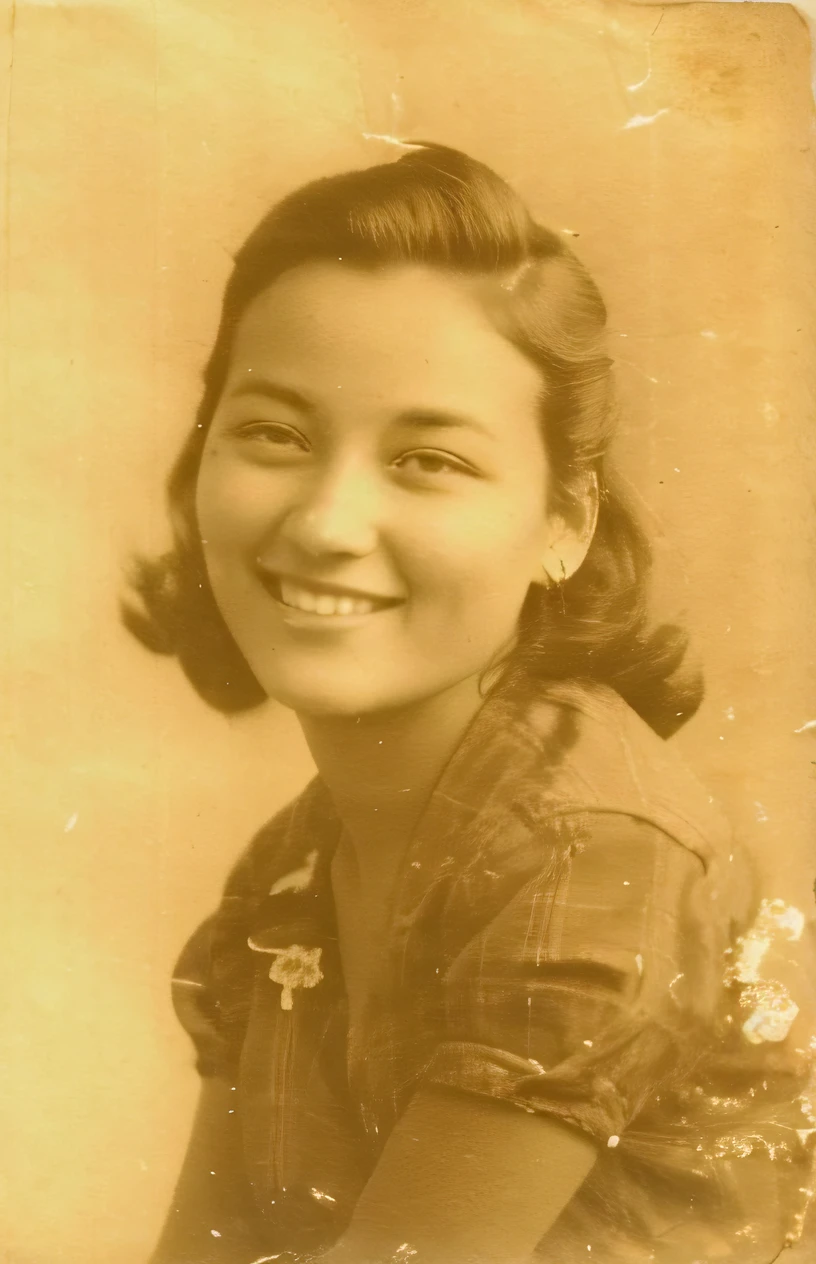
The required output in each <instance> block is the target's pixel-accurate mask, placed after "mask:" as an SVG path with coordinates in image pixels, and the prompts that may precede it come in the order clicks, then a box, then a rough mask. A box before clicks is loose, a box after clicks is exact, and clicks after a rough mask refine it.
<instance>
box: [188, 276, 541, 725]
mask: <svg viewBox="0 0 816 1264" xmlns="http://www.w3.org/2000/svg"><path fill="white" fill-rule="evenodd" d="M542 390H543V383H542V377H541V372H540V370H539V369H538V368H536V367H535V366H534V365H533V364H532V363H531V362H530V361H529V360H528V359H527V358H526V357H525V356H524V355H523V354H522V353H521V352H520V351H519V350H518V349H517V348H516V347H514V346H513V345H512V344H511V343H510V342H508V341H507V340H506V339H505V338H504V337H503V336H502V335H501V334H499V333H498V332H497V331H496V329H495V328H494V327H493V326H492V325H491V323H490V320H489V318H488V316H487V315H486V314H485V312H484V310H483V308H482V305H481V303H480V301H479V299H478V297H477V296H476V294H475V292H474V290H473V288H472V287H469V286H468V284H467V282H466V281H464V280H463V279H462V278H457V277H456V276H455V275H453V274H449V273H445V272H440V271H435V270H432V269H428V268H422V267H419V266H415V265H402V266H399V267H390V268H387V269H382V270H377V271H374V270H366V269H362V268H359V269H358V268H352V267H344V266H342V265H341V264H339V263H316V264H309V265H305V266H301V267H298V268H293V269H292V270H291V271H289V272H287V273H284V274H283V275H282V276H281V277H279V278H278V279H277V280H276V281H275V282H273V283H272V284H271V285H270V286H269V287H268V288H267V289H266V290H265V291H263V292H262V293H261V294H259V295H258V296H257V297H256V298H255V299H253V300H252V302H251V303H250V305H249V307H248V308H247V310H246V312H245V314H244V316H243V318H242V320H241V322H240V324H239V326H238V329H237V331H236V334H235V340H234V343H233V350H232V358H231V361H230V368H229V372H228V375H227V379H226V382H225V386H224V389H223V391H222V395H221V398H220V400H219V402H218V405H217V407H216V409H215V413H214V416H213V420H212V424H211V427H210V431H209V433H208V436H207V441H206V446H205V449H204V453H203V456H202V460H201V468H200V472H199V482H198V492H197V514H198V522H199V529H200V532H201V535H202V537H203V540H205V541H206V544H205V546H204V547H205V556H206V560H207V569H208V574H209V578H210V583H211V586H212V589H213V593H214V595H215V599H216V601H217V603H218V605H219V607H220V609H221V612H222V614H223V616H224V618H225V620H226V622H227V625H228V627H229V628H230V631H231V632H232V635H233V637H234V639H235V641H236V642H237V644H238V646H239V648H240V650H241V651H242V653H243V655H244V657H245V658H246V660H247V662H248V663H249V664H250V667H251V668H252V671H253V672H254V674H255V676H256V677H257V679H258V681H259V682H260V684H261V685H262V687H263V688H264V690H265V691H266V692H267V693H268V694H269V695H270V696H272V697H274V698H276V699H278V700H279V701H281V702H283V703H284V704H286V705H288V706H291V707H292V708H293V709H294V710H295V711H298V712H300V713H301V714H310V713H311V714H318V713H320V714H338V715H340V714H343V715H348V714H353V715H357V714H362V713H364V712H370V711H373V710H390V709H393V708H395V707H400V706H405V705H407V704H409V703H411V702H416V701H420V700H423V699H427V698H429V697H431V696H433V695H435V694H439V693H442V692H444V691H446V690H448V689H450V688H451V687H452V686H454V685H457V684H458V683H460V682H463V681H466V680H471V679H478V678H480V677H481V675H482V674H483V673H484V672H485V670H486V669H488V668H489V667H490V666H491V665H492V664H493V662H494V661H495V660H496V658H497V657H498V656H500V655H501V654H502V653H503V652H504V651H505V650H506V649H507V648H508V647H509V645H510V644H512V641H513V638H514V636H515V631H516V627H517V622H518V616H519V613H520V611H521V607H522V605H523V603H524V600H525V597H526V595H527V593H528V590H529V587H530V583H531V582H532V581H533V580H534V579H535V578H536V577H537V576H540V573H541V572H540V565H541V563H540V558H541V555H542V551H543V549H544V548H545V547H546V544H547V542H548V539H549V537H550V535H551V519H550V515H549V510H548V496H547V484H548V464H547V457H546V451H545V445H544V441H543V438H542V433H541V422H540V403H541V395H542Z"/></svg>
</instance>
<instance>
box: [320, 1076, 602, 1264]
mask: <svg viewBox="0 0 816 1264" xmlns="http://www.w3.org/2000/svg"><path fill="white" fill-rule="evenodd" d="M597 1153H598V1150H597V1146H596V1145H595V1143H594V1142H593V1141H591V1140H590V1138H589V1137H588V1136H585V1135H584V1134H583V1133H581V1132H580V1131H579V1130H578V1129H576V1128H571V1127H569V1126H568V1125H565V1124H562V1123H560V1122H558V1121H557V1120H554V1119H551V1118H547V1117H545V1116H543V1115H538V1114H528V1113H527V1112H526V1111H524V1110H522V1109H519V1107H517V1106H511V1105H508V1104H507V1103H503V1102H498V1101H496V1100H494V1099H492V1098H482V1097H478V1096H476V1095H471V1094H467V1093H458V1092H456V1091H455V1090H453V1089H447V1088H438V1087H428V1088H424V1089H422V1090H420V1091H419V1092H418V1093H417V1095H416V1097H415V1098H414V1099H413V1101H412V1102H411V1103H410V1105H409V1106H408V1108H407V1110H406V1112H405V1114H404V1115H403V1116H402V1118H401V1119H400V1121H399V1123H398V1124H397V1126H396V1127H395V1128H394V1131H393V1132H392V1134H391V1136H390V1137H389V1139H388V1141H387V1143H386V1145H385V1148H384V1150H383V1153H382V1156H381V1158H380V1161H379V1163H378V1164H377V1167H376V1169H375V1171H374V1173H373V1175H372V1177H371V1178H370V1180H369V1182H368V1184H367V1185H366V1187H365V1189H364V1191H363V1193H362V1195H361V1197H360V1200H359V1202H358V1204H357V1208H356V1210H355V1213H354V1216H353V1218H352V1221H351V1224H350V1226H349V1228H348V1230H347V1231H346V1233H345V1234H344V1235H343V1237H342V1238H341V1240H340V1242H339V1243H338V1244H337V1245H336V1246H335V1247H334V1248H333V1249H332V1250H331V1251H329V1252H328V1254H327V1255H325V1256H321V1264H387V1262H388V1261H390V1260H391V1259H392V1258H394V1257H395V1258H396V1259H398V1260H399V1259H402V1258H403V1256H402V1255H397V1254H396V1253H397V1251H398V1248H399V1247H400V1246H402V1245H403V1243H407V1244H408V1247H409V1248H413V1249H414V1250H415V1251H416V1253H417V1254H416V1256H415V1257H411V1256H409V1254H408V1250H406V1251H405V1252H404V1258H405V1259H406V1261H410V1260H411V1259H413V1258H415V1259H416V1264H520V1262H521V1261H527V1260H528V1259H529V1257H530V1255H531V1254H532V1251H533V1249H534V1247H535V1245H536V1243H537V1242H538V1241H539V1239H540V1238H542V1237H543V1236H544V1234H545V1233H546V1232H547V1231H548V1229H549V1228H550V1227H551V1226H552V1224H553V1223H554V1222H555V1220H556V1219H557V1217H558V1215H559V1213H560V1212H561V1211H562V1210H563V1208H564V1207H565V1206H566V1204H567V1203H568V1202H569V1200H570V1199H571V1198H572V1196H573V1194H574V1193H575V1192H576V1190H577V1189H578V1188H579V1186H580V1185H581V1184H582V1183H583V1181H584V1179H585V1178H586V1176H587V1175H588V1173H589V1171H590V1169H591V1168H592V1165H593V1163H594V1161H595V1158H596V1157H597Z"/></svg>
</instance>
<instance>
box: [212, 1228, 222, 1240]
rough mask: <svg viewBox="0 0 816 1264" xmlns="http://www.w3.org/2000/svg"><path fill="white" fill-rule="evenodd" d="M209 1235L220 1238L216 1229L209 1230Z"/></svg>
mask: <svg viewBox="0 0 816 1264" xmlns="http://www.w3.org/2000/svg"><path fill="white" fill-rule="evenodd" d="M210 1233H211V1234H212V1235H213V1237H214V1238H220V1237H221V1234H220V1233H219V1232H218V1230H217V1229H210Z"/></svg>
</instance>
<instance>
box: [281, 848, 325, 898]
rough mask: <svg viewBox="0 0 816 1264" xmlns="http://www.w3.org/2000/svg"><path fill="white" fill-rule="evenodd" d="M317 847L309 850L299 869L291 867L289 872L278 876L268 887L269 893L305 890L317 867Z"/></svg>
mask: <svg viewBox="0 0 816 1264" xmlns="http://www.w3.org/2000/svg"><path fill="white" fill-rule="evenodd" d="M317 857H318V852H317V848H315V850H314V851H310V852H309V854H308V856H307V857H306V862H305V864H303V865H301V867H300V868H299V869H293V870H292V872H291V873H287V874H284V876H283V877H282V878H278V880H277V882H275V883H273V884H272V886H271V887H270V888H269V894H270V895H281V894H282V893H283V892H284V891H295V892H298V891H305V890H306V888H307V887H308V885H309V883H310V882H311V881H312V878H313V877H314V875H315V868H316V867H317Z"/></svg>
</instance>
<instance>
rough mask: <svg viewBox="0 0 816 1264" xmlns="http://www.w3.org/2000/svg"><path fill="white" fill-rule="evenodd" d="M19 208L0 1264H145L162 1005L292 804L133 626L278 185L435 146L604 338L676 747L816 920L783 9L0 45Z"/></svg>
mask: <svg viewBox="0 0 816 1264" xmlns="http://www.w3.org/2000/svg"><path fill="white" fill-rule="evenodd" d="M9 17H10V22H9V24H8V30H9V32H10V38H9V58H8V64H9V65H11V67H12V69H11V73H10V74H9V76H8V79H7V92H6V101H5V105H6V112H5V120H6V127H5V137H6V139H7V140H8V143H9V151H8V155H7V157H6V159H5V163H4V168H3V175H4V180H5V195H4V196H5V202H4V205H5V211H6V213H7V216H8V223H7V226H6V228H5V234H4V237H3V246H4V260H5V267H6V270H7V274H6V283H7V284H6V288H5V290H4V300H3V303H2V304H0V319H2V321H3V322H4V330H3V345H4V347H5V348H6V352H5V356H4V366H5V367H4V379H3V385H4V391H5V394H6V407H5V417H6V429H5V438H4V442H3V452H4V459H3V461H2V477H3V480H4V489H3V493H2V505H3V509H2V524H3V525H2V532H0V549H2V568H3V582H2V593H3V598H2V599H3V602H4V603H6V604H5V607H4V610H3V613H2V627H3V635H2V641H3V656H4V665H3V699H4V700H3V704H2V719H3V729H4V742H5V753H6V761H7V764H6V766H7V770H8V771H7V773H6V774H5V782H4V784H5V787H6V788H5V791H4V794H3V797H2V800H0V815H2V818H3V852H4V857H3V860H4V863H3V871H4V874H5V879H4V882H5V885H6V892H7V899H6V900H5V901H4V911H3V915H2V923H3V930H2V937H3V940H4V944H3V956H2V961H3V967H2V971H1V972H0V973H1V974H2V979H3V990H4V993H5V995H6V999H5V1001H4V1005H3V1012H4V1014H5V1015H6V1017H5V1018H4V1021H3V1024H2V1027H3V1032H2V1036H0V1044H1V1045H2V1047H1V1048H0V1064H1V1065H2V1067H3V1076H2V1084H3V1087H2V1099H1V1100H0V1138H2V1140H0V1149H2V1151H3V1155H2V1161H1V1162H0V1167H2V1170H3V1171H4V1172H5V1177H4V1182H5V1187H4V1205H3V1207H2V1210H0V1225H1V1226H2V1230H1V1231H0V1260H2V1261H3V1264H57V1262H63V1261H64V1262H70V1264H108V1262H109V1261H110V1260H112V1259H116V1261H117V1264H143V1261H144V1260H145V1258H146V1256H147V1254H148V1251H149V1249H150V1246H151V1244H152V1241H153V1239H154V1237H155V1235H156V1233H157V1231H158V1226H159V1223H160V1220H161V1218H162V1216H163V1214H164V1210H165V1206H166V1203H167V1199H168V1197H169V1193H170V1188H171V1186H172V1182H173V1180H174V1177H175V1174H176V1171H177V1168H178V1165H179V1162H180V1158H181V1153H182V1150H183V1147H184V1144H185V1140H186V1130H187V1127H188V1123H189V1118H190V1113H191V1110H192V1107H193V1102H194V1098H195V1094H196V1083H195V1077H194V1074H193V1072H192V1069H191V1051H190V1049H189V1047H188V1044H187V1041H186V1039H185V1038H184V1037H183V1036H182V1034H181V1033H180V1031H179V1030H178V1029H177V1027H176V1024H175V1021H174V1019H173V1016H172V1013H171V1010H170V1004H169V999H168V978H169V973H170V970H171V967H172V963H173V960H174V957H175V954H176V952H177V950H178V949H179V947H180V945H181V943H182V942H183V940H184V938H185V937H186V935H187V934H188V933H189V931H190V930H191V929H192V928H193V926H194V925H195V924H196V922H197V921H198V920H199V919H200V918H201V917H202V916H203V915H204V914H205V913H206V912H207V911H208V910H209V908H210V906H211V905H212V903H213V902H214V901H215V900H216V899H217V897H218V892H219V889H220V885H221V883H222V881H223V878H224V876H225V874H226V870H227V867H228V866H229V864H230V863H231V861H232V859H233V857H234V856H235V854H236V853H237V852H238V850H239V849H240V848H241V847H242V846H243V845H244V843H245V842H246V841H247V839H248V838H249V836H250V835H251V834H252V833H253V832H254V830H255V829H256V828H257V827H258V826H259V825H260V823H261V822H262V821H263V820H264V819H265V818H266V817H268V816H269V815H270V814H271V813H272V812H273V811H274V810H275V809H276V808H277V807H278V806H279V805H280V804H281V803H282V802H284V801H285V800H286V799H288V798H289V797H291V796H292V794H293V793H294V792H295V791H296V790H297V789H299V788H300V786H301V785H302V784H303V782H304V781H305V780H306V778H307V777H308V776H309V775H310V764H309V760H308V756H307V754H306V752H305V750H304V746H303V743H302V740H301V738H300V736H299V733H298V731H297V730H296V727H295V725H294V723H293V721H292V719H291V717H289V716H288V715H286V714H285V713H283V712H282V711H280V710H279V709H277V708H275V707H272V706H269V707H268V708H266V709H264V710H263V711H260V712H257V713H254V714H252V715H248V716H246V717H243V718H240V719H235V720H227V719H225V718H224V717H222V716H220V715H218V714H216V713H214V712H210V711H208V710H207V709H206V708H205V706H204V705H203V703H201V702H200V701H199V700H198V699H197V698H196V697H195V695H194V694H193V693H192V691H191V690H190V688H189V687H188V686H187V684H186V682H185V681H184V679H183V678H182V676H181V674H180V672H179V671H178V670H177V669H176V667H175V665H174V664H173V663H172V662H169V661H166V660H159V659H153V658H151V657H150V656H148V655H147V654H146V653H145V652H144V651H142V650H141V649H140V648H139V647H138V646H137V645H136V644H135V643H134V642H132V641H131V640H129V639H128V637H127V635H126V634H125V632H124V631H123V630H122V629H121V628H120V626H119V624H118V621H117V600H118V595H119V593H120V591H121V587H122V578H121V577H122V567H123V564H124V563H125V561H126V559H127V558H128V556H129V555H130V554H131V553H132V551H133V550H134V549H145V548H147V549H156V548H160V547H162V546H163V545H164V543H165V542H166V539H167V533H166V526H165V522H164V510H163V488H162V482H163V478H164V474H165V471H166V469H167V467H168V465H169V462H170V460H171V458H172V456H173V454H174V451H175V449H176V447H177V445H178V444H179V442H180V439H181V437H182V435H183V434H184V432H185V430H186V427H187V426H188V424H189V422H190V419H191V416H192V411H193V409H194V407H195V405H196V402H197V392H198V383H199V373H200V369H201V366H202V363H203V360H204V358H205V356H206V354H207V351H208V347H209V343H210V340H211V338H212V336H213V333H214V330H215V326H216V321H217V316H218V303H219V298H220V293H221V289H222V286H223V283H224V280H225V278H226V275H227V272H228V269H229V265H230V253H231V251H233V250H234V249H235V248H236V246H237V245H238V243H239V242H240V241H241V239H242V237H243V236H244V234H245V233H246V232H247V231H248V229H249V228H250V227H251V226H252V225H253V223H254V221H255V220H256V219H257V218H258V216H259V215H260V214H261V213H262V212H263V211H264V210H265V209H266V207H267V206H268V204H269V203H270V201H271V200H273V199H275V198H277V197H278V196H279V195H281V194H283V193H284V192H286V191H288V190H289V189H291V188H292V187H293V186H294V185H296V184H297V183H299V182H301V181H304V180H307V179H310V178H312V177H314V176H317V175H321V174H328V173H331V172H334V171H337V170H341V169H343V168H347V167H351V166H358V165H364V164H368V163H373V162H378V161H383V160H386V159H388V158H390V157H395V156H397V155H398V153H399V150H397V149H394V148H393V146H390V145H389V144H388V142H387V141H385V140H383V139H378V137H380V138H381V137H382V136H388V135H396V136H405V137H414V138H420V139H430V140H436V141H440V142H443V143H447V144H450V145H454V146H456V147H459V148H462V149H465V150H467V151H468V152H469V153H471V154H473V155H474V156H475V157H477V158H480V159H482V160H484V161H486V162H487V163H489V164H491V165H493V166H494V167H495V168H496V169H497V170H498V171H499V172H500V173H501V174H502V175H504V176H505V177H506V178H507V179H509V180H510V181H511V182H512V183H513V184H514V185H515V186H516V187H517V188H518V189H519V190H520V192H521V193H522V194H523V195H524V196H525V197H526V198H527V199H528V202H529V204H530V206H531V208H532V209H533V211H534V212H535V213H536V215H537V216H538V217H539V218H541V219H542V220H543V221H544V222H546V223H547V224H549V225H550V226H551V227H553V228H555V229H556V230H557V231H559V232H562V233H564V234H566V235H568V237H569V239H570V243H571V244H572V245H573V246H574V248H575V249H576V250H577V251H578V253H579V255H580V256H581V258H582V259H583V260H584V261H585V263H586V264H587V265H588V266H589V268H590V269H591V270H592V271H593V273H594V274H595V275H596V277H597V279H598V281H599V283H600V285H601V288H602V289H603V291H604V293H605V295H606V297H607V299H608V303H609V307H610V316H611V341H612V349H613V355H614V356H615V358H616V360H617V363H618V372H619V384H620V394H621V403H622V427H623V433H622V439H621V443H620V449H619V460H620V464H621V466H622V468H623V470H624V472H625V474H626V477H627V479H628V480H629V482H630V484H631V488H632V493H633V495H634V496H635V497H636V498H637V499H638V501H639V502H640V504H641V508H642V511H643V514H644V515H645V517H646V519H647V522H648V523H649V524H650V529H651V532H652V534H653V536H654V538H655V541H656V545H657V550H658V579H659V594H660V601H661V604H662V607H663V608H664V610H665V611H666V613H667V614H669V615H671V616H672V617H682V618H683V619H685V621H686V622H687V624H688V625H689V627H690V628H691V629H692V631H693V633H694V636H695V643H696V647H697V650H698V652H699V654H700V655H701V657H702V659H703V662H704V665H705V669H706V673H707V680H708V696H707V701H706V703H705V705H704V707H703V710H702V711H701V713H700V714H699V716H698V717H697V718H695V719H694V720H693V721H692V722H691V723H690V724H689V725H688V726H687V728H686V729H684V730H683V732H682V734H681V735H680V736H679V737H678V738H676V739H673V740H675V741H676V742H677V743H678V744H679V745H680V746H681V747H682V748H683V750H684V752H685V753H686V755H687V757H688V759H689V760H690V762H691V763H692V765H693V766H694V767H695V769H696V770H697V771H698V772H699V774H700V775H701V776H702V777H703V779H704V780H705V781H706V782H707V784H708V785H709V786H710V788H711V792H712V794H716V795H718V796H719V798H720V799H721V800H722V802H723V803H724V805H725V807H726V809H727V811H728V813H729V815H730V817H731V820H732V821H733V823H734V827H735V829H736V830H737V832H738V833H739V834H740V835H741V836H742V837H743V838H744V839H745V841H746V842H747V843H748V844H749V846H750V847H751V848H752V849H753V851H754V854H755V855H756V856H757V858H758V861H759V863H760V865H761V866H762V868H763V870H764V872H765V873H766V875H767V889H768V893H769V894H772V895H782V896H784V897H786V898H789V899H792V900H794V902H796V903H798V904H799V905H800V906H804V907H806V908H807V912H808V915H810V914H811V913H812V911H813V896H812V892H811V890H810V888H811V886H812V882H813V876H814V870H815V869H816V863H814V860H813V849H814V844H813V823H814V822H813V818H814V802H813V795H812V790H813V786H814V784H815V783H816V762H815V761H816V724H814V725H813V726H812V727H811V728H808V727H807V725H808V723H809V722H811V721H814V719H816V691H814V683H815V681H814V677H815V676H816V671H815V670H814V653H813V648H812V647H813V643H814V636H813V628H814V605H815V604H816V585H814V584H813V582H812V575H813V563H814V530H815V529H816V519H815V516H814V513H813V487H814V486H816V482H815V481H814V475H816V455H815V454H814V447H816V438H815V437H814V427H813V398H812V395H813V374H814V343H813V335H814V315H813V311H814V303H813V295H814V280H815V279H816V239H815V238H814V225H816V214H815V213H814V212H815V211H816V197H815V196H814V161H813V136H814V110H813V102H812V99H811V96H810V91H809V82H808V80H809V56H810V48H809V41H808V34H807V29H806V27H805V24H804V22H803V20H802V19H801V17H800V16H799V15H798V14H797V12H796V11H795V9H793V8H791V7H789V6H787V5H778V4H688V5H685V4H682V5H670V6H665V7H661V6H654V5H634V4H617V3H600V2H594V0H587V2H584V0H562V2H559V0H378V2H377V3H370V0H274V3H270V0H243V3H242V4H241V5H239V6H236V5H235V4H234V2H233V0H161V3H158V4H153V3H148V0H120V2H118V3H106V4H93V3H85V4H74V3H68V4H65V3H63V4H51V3H44V2H43V3H18V4H16V5H15V6H14V8H13V9H12V10H9Z"/></svg>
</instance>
